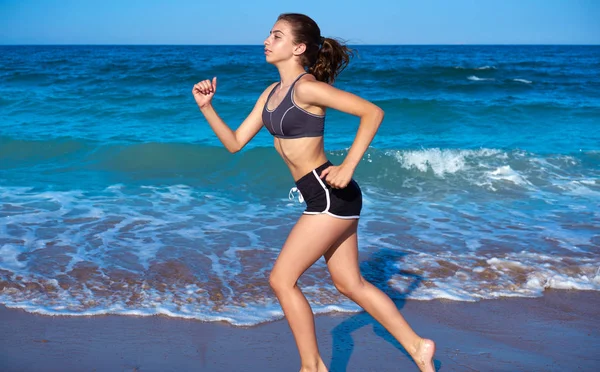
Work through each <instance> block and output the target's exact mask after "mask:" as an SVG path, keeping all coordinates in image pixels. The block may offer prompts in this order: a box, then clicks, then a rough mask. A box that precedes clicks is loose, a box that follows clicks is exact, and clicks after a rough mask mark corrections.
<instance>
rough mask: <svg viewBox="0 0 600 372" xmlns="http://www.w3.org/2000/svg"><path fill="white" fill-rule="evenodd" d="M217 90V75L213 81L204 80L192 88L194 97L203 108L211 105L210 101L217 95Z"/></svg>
mask: <svg viewBox="0 0 600 372" xmlns="http://www.w3.org/2000/svg"><path fill="white" fill-rule="evenodd" d="M216 91H217V77H216V76H215V77H214V78H213V79H212V82H211V81H210V80H203V81H201V82H199V83H198V84H196V85H194V87H193V88H192V94H193V95H194V99H195V100H196V103H197V104H198V107H199V108H200V109H203V108H205V107H206V106H208V105H210V102H211V101H212V98H213V96H214V95H215V93H216Z"/></svg>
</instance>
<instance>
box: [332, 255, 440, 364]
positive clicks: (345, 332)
mask: <svg viewBox="0 0 600 372" xmlns="http://www.w3.org/2000/svg"><path fill="white" fill-rule="evenodd" d="M404 256H406V253H403V252H399V251H394V250H391V249H381V250H379V251H377V252H375V253H374V254H373V255H371V256H370V257H369V259H367V260H366V261H363V262H362V263H361V264H360V271H361V273H362V274H363V276H364V277H365V279H366V280H368V281H369V282H371V283H372V284H373V285H374V286H376V287H377V288H379V289H381V290H382V291H383V292H385V293H386V294H387V295H388V296H389V297H390V298H391V299H392V300H393V301H394V303H395V304H396V307H397V308H398V310H401V309H402V308H403V307H404V303H405V301H406V298H407V297H408V295H410V293H411V292H412V291H414V290H415V289H417V288H418V287H419V285H420V284H421V281H422V280H423V278H422V277H421V276H419V275H417V274H414V273H411V272H408V271H404V270H397V269H396V268H394V266H393V265H390V264H389V263H390V262H398V261H400V260H401V259H402V258H403V257H404ZM394 275H402V276H405V277H408V278H411V280H412V281H411V282H410V284H409V285H408V286H407V288H406V290H405V291H402V292H401V291H398V290H396V289H394V288H391V287H390V286H389V284H388V282H389V280H390V279H391V278H392V276H394ZM367 325H373V330H374V331H375V334H376V335H377V336H379V337H381V338H382V339H384V340H385V341H387V342H389V343H390V344H392V345H393V346H394V347H395V348H396V349H398V350H399V351H400V352H402V353H404V355H405V356H406V357H407V358H408V359H410V360H412V359H411V357H410V355H409V354H408V353H407V352H406V350H405V349H404V348H403V347H402V345H400V343H399V342H398V341H396V339H395V338H394V336H392V335H391V334H390V333H389V332H388V331H387V330H386V329H385V328H383V326H382V325H381V324H379V322H377V321H376V320H375V319H374V318H373V317H372V316H371V315H369V314H368V313H367V312H366V311H363V312H360V313H357V314H356V315H354V316H351V317H349V318H348V319H346V320H345V321H343V322H341V323H340V324H339V325H337V326H336V327H335V328H334V329H333V330H332V331H331V335H332V337H333V344H332V355H331V364H330V372H343V371H346V369H347V367H348V362H349V360H350V356H351V355H352V351H353V350H354V340H353V339H352V332H354V331H356V330H357V329H360V328H362V327H365V326H367ZM434 363H435V369H436V370H439V368H440V367H441V364H440V362H439V361H437V360H434ZM415 368H417V366H416V365H415Z"/></svg>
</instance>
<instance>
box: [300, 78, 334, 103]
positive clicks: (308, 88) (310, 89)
mask: <svg viewBox="0 0 600 372" xmlns="http://www.w3.org/2000/svg"><path fill="white" fill-rule="evenodd" d="M328 87H331V85H329V84H327V83H324V82H322V81H318V80H317V79H316V78H315V77H314V75H312V74H306V75H304V76H302V77H301V78H300V80H298V82H297V83H296V85H295V86H294V93H295V94H296V95H297V96H298V97H306V96H310V95H312V94H315V93H318V92H319V91H322V90H323V89H325V90H326V89H327V88H328Z"/></svg>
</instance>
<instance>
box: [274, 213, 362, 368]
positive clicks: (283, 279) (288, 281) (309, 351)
mask: <svg viewBox="0 0 600 372" xmlns="http://www.w3.org/2000/svg"><path fill="white" fill-rule="evenodd" d="M351 224H352V221H351V220H342V219H337V218H334V217H331V216H328V215H302V216H301V217H300V219H299V220H298V222H297V223H296V225H295V226H294V228H293V229H292V231H291V232H290V235H289V236H288V238H287V240H286V242H285V244H284V245H283V248H282V250H281V253H280V254H279V257H278V258H277V261H275V265H274V267H273V270H272V271H271V275H270V278H269V282H270V285H271V287H272V288H273V291H274V292H275V295H276V296H277V298H278V300H279V303H280V304H281V307H282V308H283V313H284V314H285V317H286V319H287V321H288V323H289V325H290V328H291V329H292V333H293V334H294V338H295V340H296V345H297V346H298V351H299V353H300V359H301V362H302V369H301V371H306V372H309V371H319V372H321V371H326V370H327V369H326V367H325V364H324V363H323V360H322V359H321V356H320V354H319V349H318V346H317V338H316V334H315V324H314V317H313V313H312V310H311V308H310V305H309V304H308V301H307V300H306V298H305V297H304V295H303V294H302V292H301V291H300V289H299V288H298V286H297V285H296V282H297V281H298V278H300V275H302V274H303V273H304V272H305V271H306V269H308V268H309V267H310V266H311V265H312V264H313V263H315V262H316V261H317V260H318V259H319V258H320V257H321V256H322V255H323V254H324V253H325V252H326V251H327V250H328V249H329V247H331V246H332V245H333V244H334V243H335V242H336V241H337V240H338V239H339V237H340V236H341V235H342V234H343V233H344V231H346V230H348V228H349V226H350V225H351Z"/></svg>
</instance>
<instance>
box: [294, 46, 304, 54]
mask: <svg viewBox="0 0 600 372" xmlns="http://www.w3.org/2000/svg"><path fill="white" fill-rule="evenodd" d="M305 51H306V44H304V43H300V44H298V45H296V46H295V47H294V55H295V56H299V55H301V54H302V53H304V52H305Z"/></svg>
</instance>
